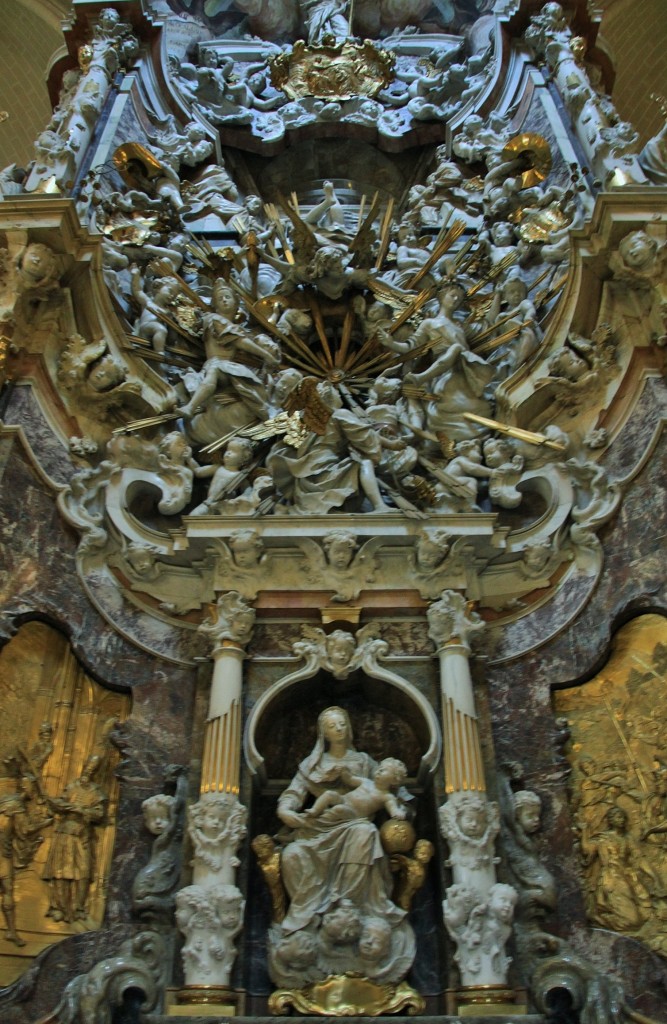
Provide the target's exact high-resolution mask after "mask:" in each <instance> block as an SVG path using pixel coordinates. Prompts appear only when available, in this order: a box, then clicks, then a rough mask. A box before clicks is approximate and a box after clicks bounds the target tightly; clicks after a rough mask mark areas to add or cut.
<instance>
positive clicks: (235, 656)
mask: <svg viewBox="0 0 667 1024" xmlns="http://www.w3.org/2000/svg"><path fill="white" fill-rule="evenodd" d="M254 622H255V611H254V609H253V608H251V607H250V606H249V605H248V604H246V602H245V600H244V599H243V598H242V597H241V596H240V594H238V593H236V591H230V592H229V593H226V594H222V595H221V596H220V598H219V599H218V601H217V604H216V606H215V611H214V614H213V616H212V619H211V621H210V622H206V623H204V624H203V625H202V626H200V631H201V632H202V633H204V634H205V635H206V636H208V637H210V638H211V639H212V641H213V650H212V655H213V659H214V669H213V680H212V684H211V695H210V698H209V714H208V719H207V722H206V733H205V737H204V754H203V759H202V778H201V786H200V797H199V800H198V801H197V803H196V804H193V805H192V807H191V808H190V811H189V816H188V832H189V835H190V838H191V840H192V846H193V858H192V866H193V873H192V883H193V884H192V885H189V886H187V887H186V888H185V889H181V891H180V892H179V893H178V895H177V897H176V906H177V913H176V920H177V923H178V926H179V928H180V930H181V931H182V932H183V934H184V935H185V938H186V942H185V945H184V947H183V970H184V974H185V981H186V985H187V986H188V987H189V988H194V989H197V988H201V989H202V1001H205V1002H207V1003H211V992H212V990H214V989H217V990H220V992H224V991H225V990H227V989H228V987H229V983H230V975H231V970H232V967H233V964H234V960H235V958H236V946H235V944H234V940H235V938H236V936H237V935H238V934H239V932H240V930H241V927H242V925H243V911H244V908H245V901H244V899H243V894H242V893H241V891H240V890H239V889H238V888H237V887H236V885H235V884H234V882H235V876H236V868H237V867H238V864H239V861H238V858H237V856H236V852H237V850H238V847H239V845H240V843H241V840H242V839H243V837H244V836H245V834H246V819H247V811H246V808H245V807H244V806H243V804H241V803H240V802H239V799H238V793H239V773H240V761H241V697H242V685H243V659H244V658H245V645H246V644H247V643H248V642H249V640H250V639H251V636H252V629H253V626H254ZM195 994H196V993H195ZM188 1001H189V1002H194V1001H196V1000H195V999H194V998H190V999H189V1000H188Z"/></svg>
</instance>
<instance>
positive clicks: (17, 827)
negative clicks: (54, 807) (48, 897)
mask: <svg viewBox="0 0 667 1024" xmlns="http://www.w3.org/2000/svg"><path fill="white" fill-rule="evenodd" d="M35 795H36V779H35V776H34V775H32V774H31V773H30V772H27V771H25V772H23V773H22V774H21V776H20V778H19V780H18V783H17V790H16V793H13V794H10V795H9V796H5V797H3V798H2V800H1V801H0V817H1V818H3V819H4V821H5V824H4V827H3V828H2V831H1V832H0V894H1V898H2V913H3V915H4V918H5V927H6V929H7V930H6V932H5V938H6V939H7V940H8V941H9V942H13V943H14V945H16V946H25V941H24V940H23V939H22V938H21V936H20V935H19V934H18V932H17V931H16V904H15V901H14V877H15V874H16V871H18V870H20V869H21V868H26V867H27V866H28V865H29V864H30V862H31V861H32V859H33V857H34V855H35V853H36V851H37V848H38V847H39V846H40V844H41V843H42V836H41V835H40V834H39V833H40V832H41V830H42V828H44V827H45V826H46V825H49V824H50V822H51V819H50V818H45V817H43V816H40V815H36V814H35V813H34V812H31V810H30V807H29V805H30V803H31V802H32V800H33V798H34V797H35Z"/></svg>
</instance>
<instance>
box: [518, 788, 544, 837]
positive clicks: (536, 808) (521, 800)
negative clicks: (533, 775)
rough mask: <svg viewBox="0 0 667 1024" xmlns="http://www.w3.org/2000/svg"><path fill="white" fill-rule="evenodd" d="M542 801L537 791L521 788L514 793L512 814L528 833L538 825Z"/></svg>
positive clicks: (535, 829) (533, 830)
mask: <svg viewBox="0 0 667 1024" xmlns="http://www.w3.org/2000/svg"><path fill="white" fill-rule="evenodd" d="M541 813H542V801H541V800H540V798H539V796H538V795H537V793H533V792H532V791H531V790H530V789H522V790H520V791H519V792H518V793H515V794H514V814H515V817H516V820H517V822H518V824H519V825H520V826H521V828H522V829H523V831H524V832H525V833H526V834H527V835H530V834H531V833H533V832H537V830H538V828H539V827H540V814H541Z"/></svg>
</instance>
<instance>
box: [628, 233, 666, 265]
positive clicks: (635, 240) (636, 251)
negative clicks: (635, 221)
mask: <svg viewBox="0 0 667 1024" xmlns="http://www.w3.org/2000/svg"><path fill="white" fill-rule="evenodd" d="M618 251H619V253H620V254H621V256H622V258H623V262H624V263H625V265H626V266H627V267H631V268H632V269H633V270H648V269H650V268H651V267H652V265H653V262H654V260H655V258H656V255H657V252H658V243H657V242H656V240H655V238H651V237H650V236H649V235H647V234H646V232H645V231H631V232H630V234H629V235H626V236H625V238H624V239H623V240H622V242H621V244H620V245H619V247H618Z"/></svg>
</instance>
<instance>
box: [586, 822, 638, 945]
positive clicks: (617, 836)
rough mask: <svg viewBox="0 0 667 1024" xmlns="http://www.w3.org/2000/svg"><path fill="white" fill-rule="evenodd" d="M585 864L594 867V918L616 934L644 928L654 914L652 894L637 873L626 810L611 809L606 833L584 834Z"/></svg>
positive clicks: (592, 872)
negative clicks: (651, 900) (651, 906)
mask: <svg viewBox="0 0 667 1024" xmlns="http://www.w3.org/2000/svg"><path fill="white" fill-rule="evenodd" d="M581 850H582V853H583V855H584V863H585V864H587V865H589V866H591V874H592V879H591V881H592V886H593V902H594V906H593V907H592V909H591V917H592V918H593V920H595V921H597V923H598V924H600V925H602V927H603V928H609V929H611V930H612V931H617V932H626V931H635V930H636V929H638V928H640V927H641V926H642V924H643V923H644V921H645V920H646V919H647V917H648V913H649V911H650V902H649V894H648V891H647V889H646V887H645V886H644V884H643V882H642V881H641V880H640V878H639V873H638V871H637V870H636V869H635V867H634V866H633V865H634V862H635V858H636V853H635V850H634V843H633V842H632V840H631V838H630V836H629V835H628V817H627V814H626V813H625V811H624V810H623V808H622V807H611V808H610V809H609V810H608V811H607V814H606V817H605V821H604V830H603V831H600V832H598V833H597V834H596V835H590V833H589V832H588V829H587V828H584V830H583V831H582V834H581Z"/></svg>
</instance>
